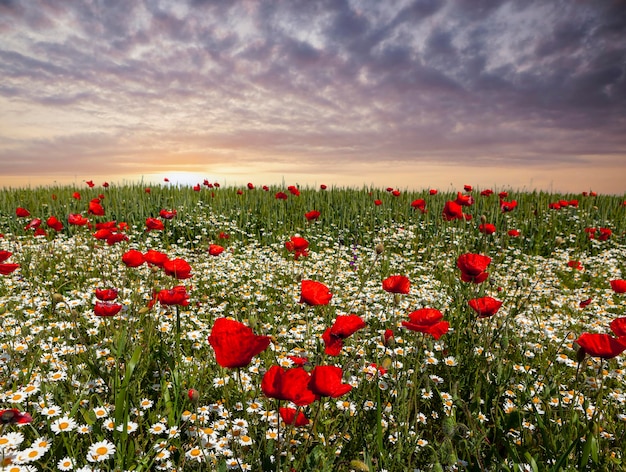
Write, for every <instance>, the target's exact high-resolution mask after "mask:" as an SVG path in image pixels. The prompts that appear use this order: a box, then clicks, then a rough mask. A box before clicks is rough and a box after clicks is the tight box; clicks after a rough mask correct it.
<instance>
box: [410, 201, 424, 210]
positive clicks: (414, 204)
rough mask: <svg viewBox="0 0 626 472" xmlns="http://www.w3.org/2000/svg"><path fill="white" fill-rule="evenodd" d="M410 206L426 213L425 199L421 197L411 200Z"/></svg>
mask: <svg viewBox="0 0 626 472" xmlns="http://www.w3.org/2000/svg"><path fill="white" fill-rule="evenodd" d="M411 207H413V209H414V210H419V211H421V212H422V213H426V200H424V199H423V198H418V199H417V200H413V202H411Z"/></svg>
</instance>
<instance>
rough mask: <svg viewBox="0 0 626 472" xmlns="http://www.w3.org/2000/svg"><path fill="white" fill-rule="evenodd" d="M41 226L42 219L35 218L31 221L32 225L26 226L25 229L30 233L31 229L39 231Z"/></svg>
mask: <svg viewBox="0 0 626 472" xmlns="http://www.w3.org/2000/svg"><path fill="white" fill-rule="evenodd" d="M40 226H41V219H40V218H33V219H32V220H30V223H28V224H27V225H26V226H24V229H25V230H26V231H28V230H29V229H37V228H39V227H40Z"/></svg>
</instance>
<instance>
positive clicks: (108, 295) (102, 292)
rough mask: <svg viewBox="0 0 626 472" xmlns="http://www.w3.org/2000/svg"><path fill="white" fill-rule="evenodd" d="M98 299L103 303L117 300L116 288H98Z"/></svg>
mask: <svg viewBox="0 0 626 472" xmlns="http://www.w3.org/2000/svg"><path fill="white" fill-rule="evenodd" d="M96 298H97V299H98V300H102V301H103V302H110V301H111V300H115V299H116V298H117V289H114V288H97V289H96Z"/></svg>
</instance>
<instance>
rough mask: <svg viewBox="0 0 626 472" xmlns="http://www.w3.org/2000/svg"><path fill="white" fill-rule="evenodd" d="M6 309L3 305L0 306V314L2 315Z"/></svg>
mask: <svg viewBox="0 0 626 472" xmlns="http://www.w3.org/2000/svg"><path fill="white" fill-rule="evenodd" d="M6 311H7V307H6V306H4V305H2V306H0V315H4V314H5V313H6Z"/></svg>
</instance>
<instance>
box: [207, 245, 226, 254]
mask: <svg viewBox="0 0 626 472" xmlns="http://www.w3.org/2000/svg"><path fill="white" fill-rule="evenodd" d="M223 252H224V248H223V247H222V246H220V245H219V244H210V245H209V254H210V255H212V256H219V255H220V254H221V253H223Z"/></svg>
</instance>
